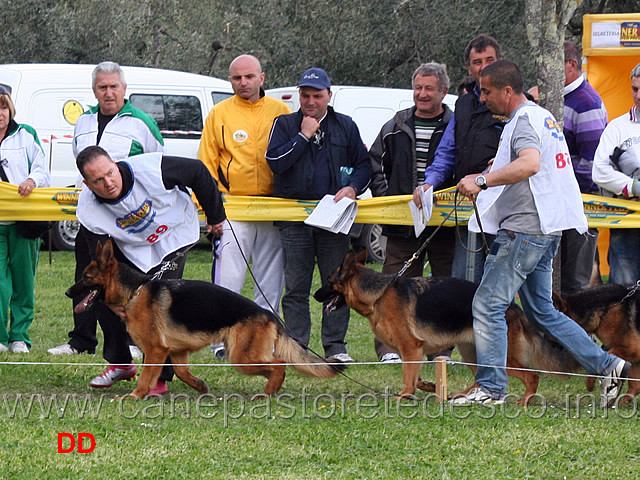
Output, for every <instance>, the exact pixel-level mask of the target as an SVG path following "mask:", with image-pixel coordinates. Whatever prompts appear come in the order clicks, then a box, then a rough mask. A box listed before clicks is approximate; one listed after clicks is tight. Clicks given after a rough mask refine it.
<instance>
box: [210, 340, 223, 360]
mask: <svg viewBox="0 0 640 480" xmlns="http://www.w3.org/2000/svg"><path fill="white" fill-rule="evenodd" d="M211 353H213V356H214V357H216V358H217V359H219V360H224V359H225V358H226V357H227V351H226V350H225V348H224V343H212V344H211Z"/></svg>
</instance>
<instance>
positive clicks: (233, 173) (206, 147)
mask: <svg viewBox="0 0 640 480" xmlns="http://www.w3.org/2000/svg"><path fill="white" fill-rule="evenodd" d="M287 113H291V110H290V109H289V107H287V106H286V105H285V104H284V103H282V102H281V101H280V100H276V99H275V98H271V97H267V96H264V97H262V98H261V99H260V100H258V101H257V102H255V103H251V102H250V101H249V100H245V99H244V98H241V97H238V96H237V95H234V96H233V97H231V98H228V99H227V100H224V101H222V102H220V103H219V104H217V105H216V106H214V107H213V108H212V109H211V111H210V112H209V115H208V116H207V120H206V122H205V124H204V129H203V131H202V138H201V140H200V150H199V152H198V158H200V160H201V161H202V162H203V163H204V164H205V165H206V166H207V168H208V169H209V171H210V172H211V175H213V178H215V180H216V181H217V182H218V188H219V189H220V191H221V192H225V193H230V194H231V195H271V194H272V193H273V172H272V171H271V169H270V168H269V165H268V164H267V161H266V159H265V158H264V154H265V152H266V151H267V145H268V143H269V134H270V133H271V126H272V125H273V120H274V119H275V118H276V117H277V116H279V115H283V114H287Z"/></svg>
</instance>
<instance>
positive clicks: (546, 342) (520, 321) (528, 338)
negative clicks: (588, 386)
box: [507, 305, 581, 373]
mask: <svg viewBox="0 0 640 480" xmlns="http://www.w3.org/2000/svg"><path fill="white" fill-rule="evenodd" d="M507 322H508V324H509V329H510V330H511V329H515V330H514V333H515V332H518V330H520V334H518V335H516V336H517V337H518V338H519V340H513V341H515V342H523V343H526V344H527V345H528V346H527V347H525V346H524V345H520V348H518V350H519V351H520V352H521V354H520V355H523V356H525V357H528V358H520V362H521V363H522V364H524V365H528V366H529V368H532V369H535V370H545V371H549V372H568V373H573V372H577V371H579V370H580V368H581V367H580V364H579V363H578V362H577V361H576V360H575V358H573V356H572V355H571V354H570V353H569V352H568V351H567V350H565V349H564V347H562V346H561V345H560V344H559V343H557V342H556V341H555V340H554V339H553V338H551V337H549V336H546V335H544V334H542V333H541V332H540V331H538V330H537V329H536V328H534V327H533V325H531V323H529V320H528V319H527V317H526V315H525V314H524V312H523V311H522V309H520V307H518V306H517V305H511V307H510V308H509V310H508V311H507ZM514 347H516V348H517V346H516V345H514ZM514 353H515V352H514Z"/></svg>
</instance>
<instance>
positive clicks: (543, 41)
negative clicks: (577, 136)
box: [524, 0, 582, 291]
mask: <svg viewBox="0 0 640 480" xmlns="http://www.w3.org/2000/svg"><path fill="white" fill-rule="evenodd" d="M581 1H582V0H566V1H563V0H525V10H524V14H525V18H528V19H536V20H532V21H530V22H528V23H527V38H528V39H529V45H530V46H531V55H532V57H533V59H534V62H535V69H536V77H537V79H538V82H537V83H538V89H539V96H540V100H539V102H540V105H541V106H543V107H544V108H546V109H547V110H549V111H550V112H551V113H552V114H553V116H554V117H556V120H557V121H558V122H559V123H560V125H564V115H563V110H564V47H563V43H564V32H565V28H566V26H567V24H568V23H569V20H570V19H571V16H572V15H573V13H574V12H575V10H576V8H578V5H580V2H581ZM537 19H539V20H537ZM560 265H561V258H560V250H559V249H558V254H557V255H556V257H555V258H554V260H553V289H554V290H556V291H560V285H561V273H560Z"/></svg>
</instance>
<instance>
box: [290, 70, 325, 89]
mask: <svg viewBox="0 0 640 480" xmlns="http://www.w3.org/2000/svg"><path fill="white" fill-rule="evenodd" d="M298 87H311V88H317V89H318V90H324V89H325V88H328V89H331V80H329V75H327V72H325V71H324V70H323V69H321V68H310V69H309V70H307V71H306V72H304V73H303V74H302V78H301V79H300V84H299V85H298Z"/></svg>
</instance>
